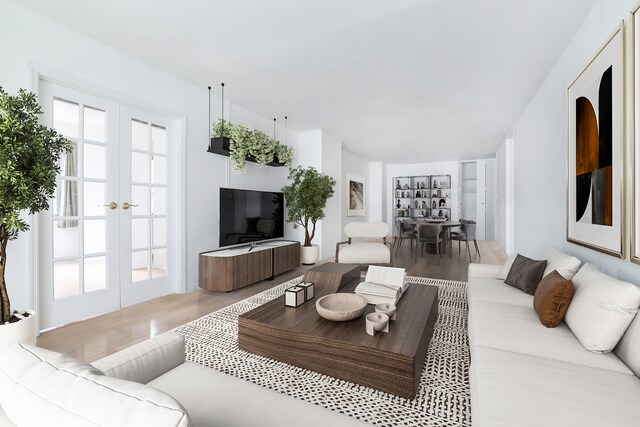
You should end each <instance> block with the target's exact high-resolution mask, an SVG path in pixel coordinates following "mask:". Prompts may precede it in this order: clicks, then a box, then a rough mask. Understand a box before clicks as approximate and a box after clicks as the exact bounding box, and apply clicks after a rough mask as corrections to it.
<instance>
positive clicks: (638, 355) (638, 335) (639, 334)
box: [614, 314, 640, 377]
mask: <svg viewBox="0 0 640 427" xmlns="http://www.w3.org/2000/svg"><path fill="white" fill-rule="evenodd" d="M614 352H615V354H616V356H618V357H619V358H620V360H622V361H623V362H624V363H625V364H626V365H627V366H628V367H629V368H631V370H632V371H633V372H634V373H635V374H636V375H637V376H639V377H640V315H638V314H636V317H634V319H633V321H632V322H631V324H629V327H628V328H627V331H626V332H625V333H624V335H623V336H622V338H621V339H620V342H619V343H618V345H617V346H616V348H615V349H614Z"/></svg>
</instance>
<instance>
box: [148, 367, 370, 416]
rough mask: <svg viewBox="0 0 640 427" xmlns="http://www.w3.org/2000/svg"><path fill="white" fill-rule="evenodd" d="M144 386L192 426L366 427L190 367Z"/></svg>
mask: <svg viewBox="0 0 640 427" xmlns="http://www.w3.org/2000/svg"><path fill="white" fill-rule="evenodd" d="M149 385H150V386H152V387H155V388H157V389H158V390H164V391H165V392H167V393H171V395H172V396H174V397H175V398H176V399H177V400H178V401H179V402H180V403H182V405H183V406H184V407H185V408H186V409H187V411H188V412H189V416H190V417H191V419H192V420H193V424H194V425H196V426H211V425H216V426H225V427H236V426H237V427H240V426H242V427H245V426H260V427H281V426H288V425H296V426H305V427H324V426H332V427H333V426H336V427H342V426H344V427H347V426H353V427H356V426H360V427H364V426H366V425H368V424H364V423H363V422H361V421H358V420H357V419H355V418H352V417H349V416H347V415H343V414H340V413H338V412H334V411H331V410H329V409H325V408H323V407H321V406H318V405H314V404H312V403H308V402H305V401H303V400H300V399H294V398H292V397H290V396H287V395H284V394H281V393H278V392H275V391H273V390H269V389H267V388H264V387H261V386H258V385H256V384H253V383H251V382H249V381H245V380H241V379H239V378H236V377H234V376H231V375H227V374H224V373H222V372H219V371H217V370H215V369H211V368H207V367H204V366H202V365H198V364H196V363H192V362H185V363H184V364H182V365H180V366H179V367H177V368H176V369H173V370H172V371H170V372H167V373H166V374H164V375H162V376H160V377H158V378H156V379H155V380H153V381H151V382H150V383H149ZM213 420H215V423H214V422H213Z"/></svg>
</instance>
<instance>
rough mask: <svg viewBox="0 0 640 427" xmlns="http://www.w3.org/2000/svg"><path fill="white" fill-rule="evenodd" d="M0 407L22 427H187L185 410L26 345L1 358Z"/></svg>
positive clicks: (149, 390) (159, 394) (143, 388)
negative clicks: (0, 405)
mask: <svg viewBox="0 0 640 427" xmlns="http://www.w3.org/2000/svg"><path fill="white" fill-rule="evenodd" d="M0 402H2V409H4V411H5V413H6V414H7V416H8V417H9V418H10V419H11V420H12V421H13V422H14V423H15V424H16V425H20V426H22V425H24V426H45V425H52V424H51V422H52V421H54V420H55V425H61V426H66V427H76V426H78V427H79V426H88V425H92V426H93V425H102V426H107V425H113V426H131V427H133V426H136V427H138V426H147V425H149V426H171V427H188V426H190V425H191V423H190V421H189V417H188V416H187V413H186V412H185V410H184V408H183V407H182V406H181V405H180V404H179V403H178V402H177V401H176V400H175V399H174V398H172V397H171V396H169V395H167V394H166V393H163V392H161V391H159V390H156V389H154V388H152V387H149V386H146V385H143V384H138V383H134V382H131V381H126V380H121V379H119V378H113V377H108V376H106V375H104V374H102V373H101V372H100V371H99V370H98V369H96V368H94V367H93V366H91V365H88V364H86V363H82V362H80V361H78V360H76V359H74V358H72V357H70V356H66V355H64V354H60V353H56V352H53V351H50V350H45V349H43V348H38V347H33V346H30V345H25V344H17V345H14V346H13V347H11V348H9V349H8V350H6V351H5V352H3V353H2V354H0Z"/></svg>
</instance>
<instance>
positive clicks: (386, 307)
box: [376, 302, 397, 320]
mask: <svg viewBox="0 0 640 427" xmlns="http://www.w3.org/2000/svg"><path fill="white" fill-rule="evenodd" d="M376 313H384V314H386V315H387V316H389V320H396V314H397V313H396V306H395V305H393V304H390V303H388V302H381V303H380V304H377V305H376Z"/></svg>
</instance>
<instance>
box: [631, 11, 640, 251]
mask: <svg viewBox="0 0 640 427" xmlns="http://www.w3.org/2000/svg"><path fill="white" fill-rule="evenodd" d="M631 26H632V28H633V61H632V66H633V74H632V76H633V87H634V89H633V92H634V93H633V141H632V144H631V154H632V156H631V158H632V168H631V172H632V173H631V174H630V175H631V176H632V178H631V183H630V190H631V207H632V209H631V212H632V214H631V223H632V227H633V233H632V234H631V261H633V262H635V263H638V264H640V195H639V194H638V192H640V7H638V8H637V9H636V10H634V11H633V12H632V13H631Z"/></svg>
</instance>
